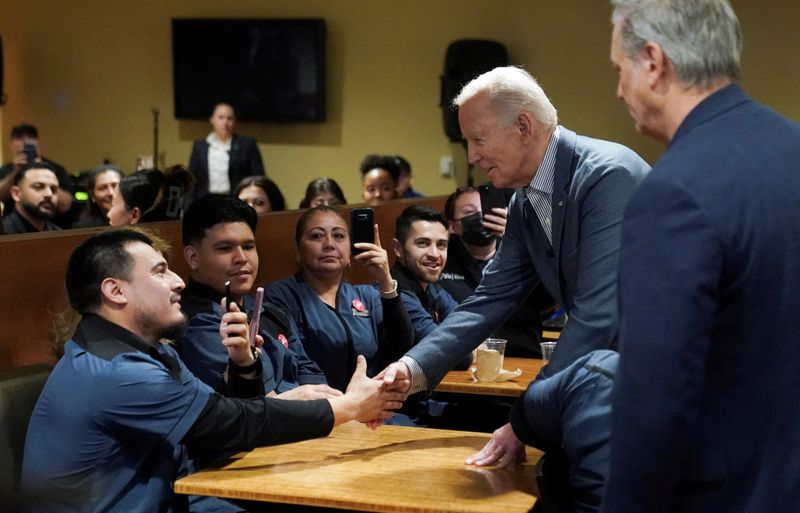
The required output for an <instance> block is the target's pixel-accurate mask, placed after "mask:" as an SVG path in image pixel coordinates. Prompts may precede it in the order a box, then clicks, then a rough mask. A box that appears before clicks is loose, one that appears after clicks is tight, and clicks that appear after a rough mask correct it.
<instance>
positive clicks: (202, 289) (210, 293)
mask: <svg viewBox="0 0 800 513" xmlns="http://www.w3.org/2000/svg"><path fill="white" fill-rule="evenodd" d="M184 295H186V296H196V297H199V298H202V299H208V300H209V301H211V302H212V303H219V302H220V301H222V296H223V295H224V294H221V293H219V292H217V291H216V290H215V289H214V288H212V287H209V286H208V285H206V284H205V283H200V282H199V281H195V280H193V279H191V278H189V283H187V284H186V288H184V289H183V290H182V291H181V297H183V296H184Z"/></svg>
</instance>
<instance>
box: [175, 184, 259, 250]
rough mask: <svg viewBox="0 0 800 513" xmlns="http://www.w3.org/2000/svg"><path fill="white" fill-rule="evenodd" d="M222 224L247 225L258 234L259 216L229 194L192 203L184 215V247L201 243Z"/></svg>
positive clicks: (210, 196)
mask: <svg viewBox="0 0 800 513" xmlns="http://www.w3.org/2000/svg"><path fill="white" fill-rule="evenodd" d="M220 223H246V224H247V225H248V226H249V227H250V229H251V230H253V233H254V234H255V233H256V225H257V224H258V214H256V211H255V210H254V209H253V207H251V206H250V205H248V204H247V203H245V202H244V201H242V200H240V199H239V198H236V197H233V196H228V195H227V194H209V195H208V196H203V197H202V198H200V199H199V200H197V201H195V202H194V203H192V204H191V205H190V206H189V208H187V209H186V212H185V213H184V214H183V221H181V237H182V240H183V245H184V246H189V245H191V244H196V243H199V242H201V241H202V240H203V239H204V238H205V236H206V231H207V230H208V229H209V228H211V227H213V226H216V225H218V224H220Z"/></svg>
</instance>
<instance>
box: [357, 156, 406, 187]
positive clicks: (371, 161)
mask: <svg viewBox="0 0 800 513" xmlns="http://www.w3.org/2000/svg"><path fill="white" fill-rule="evenodd" d="M376 168H378V169H383V170H384V171H386V172H387V173H389V174H390V175H391V176H392V180H394V183H397V182H398V180H400V166H399V165H398V163H397V160H395V157H394V156H389V155H367V156H366V157H364V160H362V161H361V164H360V165H359V166H358V169H359V170H360V171H361V177H362V178H363V177H364V175H366V174H367V173H369V172H370V171H372V170H373V169H376Z"/></svg>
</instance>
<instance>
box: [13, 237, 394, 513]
mask: <svg viewBox="0 0 800 513" xmlns="http://www.w3.org/2000/svg"><path fill="white" fill-rule="evenodd" d="M66 287H67V295H68V296H69V301H70V305H71V306H72V307H73V308H74V309H75V310H76V311H77V312H78V313H79V314H81V315H82V316H83V317H82V319H81V321H80V323H79V324H78V326H77V328H76V330H75V334H74V335H73V337H72V339H71V340H69V341H68V342H67V343H66V344H65V346H64V355H63V356H62V358H61V360H60V361H59V362H58V364H57V365H56V366H55V368H54V369H53V372H52V373H51V374H50V377H49V378H48V380H47V383H46V384H45V387H44V390H43V391H42V394H41V396H40V397H39V400H38V401H37V404H36V406H35V408H34V411H33V414H32V416H31V421H30V425H29V427H28V433H27V438H26V442H25V453H24V458H23V466H22V491H23V493H24V494H26V496H28V497H31V498H34V497H36V498H39V500H40V501H41V502H39V503H37V504H32V505H31V506H32V507H31V508H29V509H30V510H31V511H33V512H39V511H59V512H75V513H77V512H79V511H81V512H83V511H106V512H120V513H122V512H125V513H129V512H135V511H141V512H145V511H147V512H159V513H166V512H172V511H187V510H188V506H187V503H186V502H187V497H186V496H181V495H175V494H174V493H173V491H172V483H173V482H174V481H175V480H176V479H178V478H179V477H181V476H182V475H185V474H186V473H187V471H188V469H189V468H191V460H190V459H189V452H190V451H192V452H193V454H194V451H201V452H202V451H224V450H246V449H248V448H251V447H253V446H257V445H264V444H277V443H287V442H294V441H299V440H305V439H309V438H315V437H320V436H326V435H327V434H328V433H330V431H331V429H332V428H333V426H335V425H338V424H341V423H343V422H348V421H350V420H360V421H365V420H369V419H370V418H373V417H374V416H378V417H381V418H385V417H386V416H387V414H386V412H385V410H386V409H392V408H397V407H398V406H399V404H398V403H397V402H396V400H397V399H398V398H400V397H401V395H400V394H392V393H386V392H384V387H383V386H382V385H381V384H380V383H377V382H375V381H373V380H370V379H368V378H367V377H366V374H365V370H366V362H365V360H364V358H363V356H359V357H358V365H357V367H356V372H355V373H354V375H353V379H352V380H351V382H350V384H349V386H348V387H347V390H346V393H345V394H344V395H341V396H338V397H332V398H328V399H320V400H314V401H281V400H276V399H271V398H268V397H264V388H263V380H262V377H261V375H260V374H261V369H262V367H261V365H260V362H259V361H258V360H259V358H260V356H256V357H254V356H253V354H252V352H251V351H250V340H249V336H248V324H247V316H246V314H245V313H243V312H239V311H236V310H237V309H236V308H235V307H234V308H232V310H233V311H231V312H228V313H226V314H225V315H224V316H223V318H222V322H221V323H220V327H219V329H220V332H221V333H224V341H223V343H224V344H225V347H226V349H227V352H228V356H229V359H230V361H229V366H230V368H229V380H230V382H229V384H233V383H235V384H236V385H235V386H230V387H229V392H230V391H233V393H234V395H236V396H238V397H241V399H235V398H229V397H226V396H223V395H221V394H219V393H215V392H214V391H213V390H212V389H211V387H209V386H207V385H206V384H204V383H203V382H201V381H200V380H198V379H197V378H196V377H194V376H193V375H192V374H191V372H189V370H188V369H187V368H186V366H185V365H184V364H183V362H182V361H181V359H180V358H179V357H178V355H177V353H176V352H175V350H174V349H173V348H172V347H171V346H169V345H168V344H162V343H161V342H160V341H161V339H164V338H167V339H170V338H174V337H175V336H176V335H177V334H178V333H179V332H180V330H181V329H182V328H183V326H184V324H185V319H184V317H183V312H182V311H181V306H180V294H181V292H182V290H183V288H184V284H183V280H181V279H180V277H178V275H176V274H175V273H174V272H172V271H171V270H170V269H169V268H168V266H167V261H166V259H165V258H164V257H163V255H161V254H160V253H159V252H158V251H156V250H155V249H154V247H153V240H152V239H151V238H150V237H149V236H147V235H146V234H145V233H143V232H142V231H141V230H137V231H134V230H130V229H120V230H112V231H107V232H103V233H100V234H97V235H95V236H93V237H90V238H88V239H86V240H85V241H84V242H82V243H81V244H80V245H79V246H78V247H77V248H76V249H75V251H74V252H73V253H72V255H71V256H70V259H69V262H68V264H67V272H66Z"/></svg>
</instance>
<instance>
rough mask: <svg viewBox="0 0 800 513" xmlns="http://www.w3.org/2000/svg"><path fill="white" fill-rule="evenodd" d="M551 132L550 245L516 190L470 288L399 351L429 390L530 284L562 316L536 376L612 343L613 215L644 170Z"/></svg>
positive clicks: (616, 239)
mask: <svg viewBox="0 0 800 513" xmlns="http://www.w3.org/2000/svg"><path fill="white" fill-rule="evenodd" d="M560 130H561V132H560V138H559V141H558V146H557V149H556V163H555V173H554V188H553V200H552V205H553V215H552V227H553V245H552V247H550V242H549V241H548V240H547V236H546V235H545V233H544V230H543V229H542V226H541V223H540V221H539V219H538V218H537V217H536V212H535V211H534V210H533V207H531V205H530V202H529V201H527V200H526V197H525V192H524V190H522V189H520V190H517V192H515V193H514V197H513V198H511V203H510V204H509V208H508V225H507V226H506V232H505V235H504V236H503V242H502V243H501V244H500V248H499V249H498V251H497V254H496V255H495V257H494V259H493V260H492V263H491V264H489V266H488V267H487V268H486V271H485V272H484V276H483V280H482V281H481V283H480V285H479V286H478V288H477V289H476V290H475V294H474V295H472V296H471V297H469V298H467V299H466V300H465V301H464V302H463V303H461V304H460V305H459V306H458V308H456V310H455V311H454V312H453V313H452V314H450V315H448V316H447V319H445V321H444V322H443V323H442V324H441V325H440V326H439V328H438V329H436V330H434V331H433V333H431V334H430V335H429V336H427V337H425V338H424V339H423V340H422V341H421V342H420V343H419V344H417V345H416V346H414V347H413V348H411V350H410V351H409V352H408V353H407V355H408V356H409V357H411V358H413V359H414V360H415V361H416V362H417V363H418V364H419V365H420V367H421V368H422V371H423V372H424V373H425V377H426V378H427V380H428V389H429V390H433V389H434V388H436V385H437V384H438V383H439V382H440V381H441V380H442V378H443V377H444V375H445V374H446V373H447V372H448V371H449V370H450V369H452V368H453V366H454V365H455V364H456V363H457V362H458V361H459V360H461V358H463V357H464V355H465V354H467V353H469V352H470V351H472V350H473V349H475V348H476V347H477V346H478V345H479V344H480V343H481V342H482V341H483V339H485V338H486V337H487V336H489V334H490V333H491V332H492V331H493V330H494V329H495V328H497V327H498V326H499V325H500V324H502V323H503V322H504V321H505V320H506V319H507V318H508V317H509V316H510V315H511V314H512V313H514V311H515V310H516V309H517V307H518V306H519V305H520V304H521V303H522V302H523V301H524V300H525V298H526V297H527V296H528V294H530V293H531V291H532V290H534V289H535V288H536V287H537V286H538V285H539V283H542V284H544V286H545V288H546V289H547V291H548V292H549V293H550V295H551V296H552V297H553V298H554V299H555V300H556V301H557V302H558V303H559V304H560V305H562V306H563V307H564V309H565V310H566V312H567V313H568V314H569V320H568V321H567V324H566V325H565V326H564V329H563V331H562V332H561V338H560V339H559V343H558V346H557V347H556V351H555V353H554V355H553V358H552V360H551V361H550V364H549V365H547V366H545V367H544V368H543V369H542V372H541V376H542V377H546V376H548V375H550V374H552V373H554V372H557V371H559V370H561V369H563V368H565V367H567V366H568V365H569V364H570V363H572V362H573V361H575V360H576V359H577V358H579V357H580V356H583V355H585V354H587V353H589V352H590V351H592V350H594V349H609V348H611V347H613V345H614V344H615V342H616V337H617V328H618V317H617V264H618V258H619V245H620V230H621V226H622V213H623V211H624V209H625V206H626V205H627V204H628V200H629V199H630V197H631V195H632V193H633V191H634V189H636V187H637V186H638V185H639V183H640V182H641V181H642V179H643V178H644V177H645V175H646V174H647V172H648V171H649V170H650V166H648V165H647V164H646V163H645V162H644V161H643V160H642V159H641V158H640V157H639V156H638V155H636V154H635V153H634V152H633V151H631V150H630V149H628V148H626V147H624V146H621V145H619V144H615V143H611V142H607V141H600V140H597V139H590V138H588V137H582V136H579V135H576V134H575V132H572V131H570V130H567V129H566V128H564V127H560Z"/></svg>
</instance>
